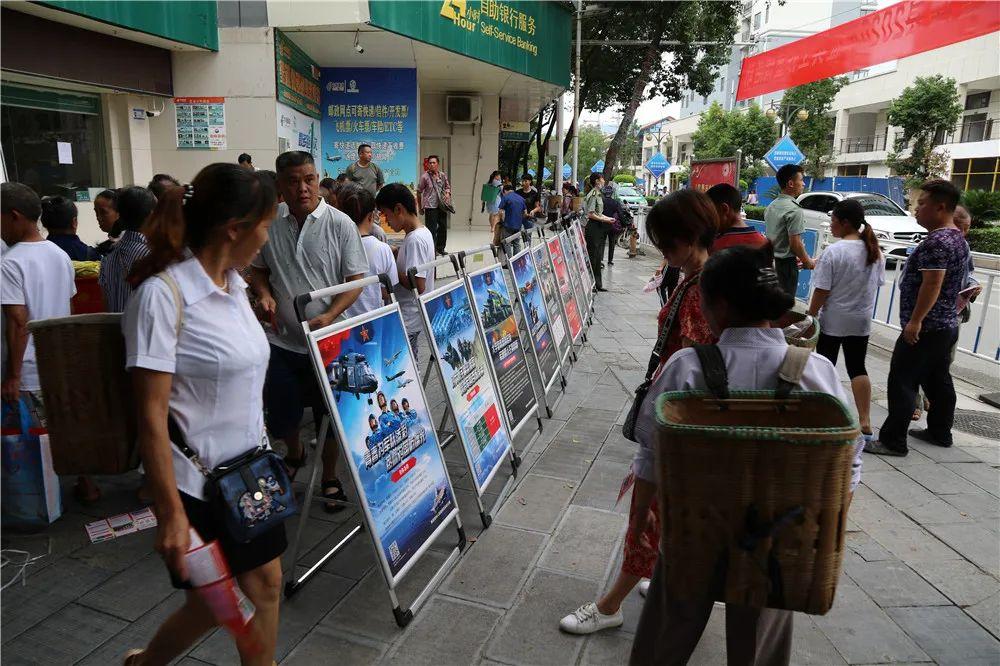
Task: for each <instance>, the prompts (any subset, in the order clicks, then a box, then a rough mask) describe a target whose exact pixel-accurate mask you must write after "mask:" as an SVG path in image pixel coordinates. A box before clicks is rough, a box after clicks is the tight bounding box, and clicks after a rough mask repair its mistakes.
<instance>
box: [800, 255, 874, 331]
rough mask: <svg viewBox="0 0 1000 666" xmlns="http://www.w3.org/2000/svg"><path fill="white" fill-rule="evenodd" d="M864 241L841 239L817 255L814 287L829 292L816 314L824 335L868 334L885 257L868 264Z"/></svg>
mask: <svg viewBox="0 0 1000 666" xmlns="http://www.w3.org/2000/svg"><path fill="white" fill-rule="evenodd" d="M867 261H868V252H867V250H866V249H865V242H864V241H863V240H841V241H837V242H836V243H833V244H832V245H830V246H829V247H827V248H826V249H825V250H823V254H822V255H820V258H819V261H818V262H816V271H815V272H814V273H813V286H814V287H816V288H817V289H828V290H829V291H830V296H829V298H827V299H826V304H825V305H823V309H822V310H821V311H820V313H819V327H820V330H821V331H822V332H823V333H826V334H827V335H835V336H838V337H842V336H847V335H868V334H869V333H870V332H871V329H872V310H873V308H874V307H875V295H876V292H877V291H878V287H879V285H881V284H885V260H884V259H881V258H880V259H878V260H876V261H875V263H872V264H868V263H867Z"/></svg>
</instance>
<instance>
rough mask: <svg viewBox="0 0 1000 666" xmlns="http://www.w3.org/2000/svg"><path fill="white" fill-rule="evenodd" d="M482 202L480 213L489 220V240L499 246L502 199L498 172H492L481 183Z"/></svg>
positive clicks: (500, 177)
mask: <svg viewBox="0 0 1000 666" xmlns="http://www.w3.org/2000/svg"><path fill="white" fill-rule="evenodd" d="M479 198H480V200H481V201H482V206H481V212H486V213H487V214H488V215H489V219H490V238H491V239H492V240H491V242H492V243H493V245H499V244H500V240H501V236H500V230H501V226H500V201H501V199H503V177H502V176H501V174H500V172H499V171H494V172H493V173H491V174H490V177H489V178H488V179H487V180H486V182H485V183H483V189H482V191H481V192H480V193H479Z"/></svg>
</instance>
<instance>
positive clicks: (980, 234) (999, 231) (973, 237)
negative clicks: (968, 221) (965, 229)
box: [965, 227, 1000, 254]
mask: <svg viewBox="0 0 1000 666" xmlns="http://www.w3.org/2000/svg"><path fill="white" fill-rule="evenodd" d="M965 240H967V241H969V247H970V248H972V251H973V252H985V253H987V254H1000V227H984V228H982V229H970V230H969V235H968V236H966V237H965Z"/></svg>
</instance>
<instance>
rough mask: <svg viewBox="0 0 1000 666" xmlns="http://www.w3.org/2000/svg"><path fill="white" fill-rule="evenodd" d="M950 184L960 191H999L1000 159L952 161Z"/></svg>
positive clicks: (981, 158)
mask: <svg viewBox="0 0 1000 666" xmlns="http://www.w3.org/2000/svg"><path fill="white" fill-rule="evenodd" d="M951 182H952V183H954V184H955V187H957V188H959V189H961V190H986V191H987V192H996V191H998V190H1000V157H977V158H972V159H964V160H952V163H951Z"/></svg>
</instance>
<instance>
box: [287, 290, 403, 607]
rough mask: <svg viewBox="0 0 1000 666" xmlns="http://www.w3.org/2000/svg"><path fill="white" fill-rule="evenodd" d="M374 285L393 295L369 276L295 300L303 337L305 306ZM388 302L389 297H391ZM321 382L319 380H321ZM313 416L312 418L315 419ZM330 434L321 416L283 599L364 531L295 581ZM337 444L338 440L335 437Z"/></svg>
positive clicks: (362, 525) (351, 534) (306, 328)
mask: <svg viewBox="0 0 1000 666" xmlns="http://www.w3.org/2000/svg"><path fill="white" fill-rule="evenodd" d="M376 282H381V284H382V286H384V287H385V288H386V289H387V290H388V292H389V293H390V294H392V283H390V282H389V278H388V276H386V275H378V276H372V277H368V278H364V279H363V280H358V281H354V282H346V283H344V284H340V285H337V286H335V287H329V288H327V289H321V290H319V291H314V292H312V293H309V294H302V295H299V296H297V297H296V298H295V316H296V317H298V319H299V322H300V323H301V324H302V331H303V334H305V335H308V333H309V319H308V317H306V315H305V308H306V305H308V304H309V303H311V302H312V301H314V300H317V299H319V298H325V297H328V296H336V295H337V294H339V293H342V292H345V291H351V290H353V289H358V288H359V286H360V287H362V288H363V287H365V286H368V285H369V284H375V283H376ZM390 299H391V296H390ZM320 381H322V379H320ZM315 417H316V415H315V414H313V418H314V419H315ZM329 430H330V415H329V414H328V413H327V414H323V416H322V418H321V419H320V425H319V428H318V429H317V432H316V450H315V451H314V453H313V459H312V465H311V466H310V468H309V480H308V482H307V484H306V492H305V497H304V498H303V502H302V509H301V510H300V512H299V524H298V525H297V526H296V528H295V538H294V540H293V541H292V547H291V563H292V566H291V571H290V573H289V580H287V581H286V582H285V599H291V598H292V597H293V596H294V595H295V593H296V592H298V591H299V590H301V589H302V587H303V586H304V585H305V584H306V583H307V582H308V581H309V579H310V578H311V577H312V576H313V574H315V573H316V572H317V571H319V570H320V569H321V568H322V567H323V565H324V564H326V562H327V561H328V560H329V559H330V558H332V557H333V556H334V555H336V554H337V553H339V552H340V551H341V550H343V549H344V548H346V547H347V545H348V544H349V543H350V542H351V540H352V539H354V537H356V536H357V535H358V534H360V533H361V532H362V530H364V529H365V522H364V520H363V519H362V521H361V523H360V524H358V525H355V526H354V528H353V529H352V530H351V531H350V532H348V533H347V535H346V536H345V537H344V538H343V539H341V540H340V541H339V542H338V543H337V545H335V546H334V547H333V548H331V549H330V550H329V551H327V552H326V554H324V555H323V557H321V558H319V560H317V561H316V563H315V564H314V565H312V566H311V567H309V569H308V570H307V571H306V572H305V573H303V574H302V575H301V576H299V577H298V578H296V577H295V568H296V564H297V562H298V561H299V551H300V549H301V548H302V537H303V535H304V534H305V528H306V523H307V522H309V514H310V512H311V511H312V504H313V500H314V499H316V498H315V495H316V482H317V481H319V473H320V468H321V467H322V465H323V463H322V460H323V450H324V449H325V448H326V434H327V432H328V431H329ZM335 439H337V440H338V441H339V438H338V437H335ZM339 443H340V447H341V451H342V452H343V455H344V456H345V459H346V457H347V456H350V451H348V450H347V447H346V446H345V445H344V443H343V442H339ZM346 504H347V506H357V504H355V503H354V502H348V503H346Z"/></svg>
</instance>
